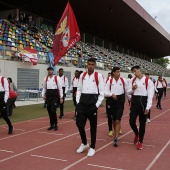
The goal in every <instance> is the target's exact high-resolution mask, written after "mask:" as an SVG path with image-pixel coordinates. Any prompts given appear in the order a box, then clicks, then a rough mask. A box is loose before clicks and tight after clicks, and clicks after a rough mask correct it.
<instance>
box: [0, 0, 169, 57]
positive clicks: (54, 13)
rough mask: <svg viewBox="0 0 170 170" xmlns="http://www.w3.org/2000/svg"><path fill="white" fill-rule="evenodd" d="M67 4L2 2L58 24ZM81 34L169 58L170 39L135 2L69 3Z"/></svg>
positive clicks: (93, 0) (57, 1)
mask: <svg viewBox="0 0 170 170" xmlns="http://www.w3.org/2000/svg"><path fill="white" fill-rule="evenodd" d="M67 2H68V1H67V0H50V1H45V0H43V1H42V0H35V1H31V0H15V1H11V0H0V4H1V5H0V6H1V7H0V9H2V8H4V7H5V6H6V4H10V7H11V8H13V7H17V8H19V9H22V10H25V11H27V12H31V13H33V14H36V15H39V16H42V17H44V18H47V19H49V20H51V21H53V22H56V23H58V22H59V19H60V17H61V15H62V13H63V11H64V9H65V6H66V4H67ZM69 2H70V4H71V6H72V8H73V10H74V12H75V15H76V18H77V22H78V25H79V28H80V31H82V32H85V33H89V34H91V35H94V36H96V37H99V38H102V39H104V40H108V41H111V42H115V43H117V44H120V45H122V46H124V47H126V48H129V49H132V50H135V51H138V52H140V53H143V54H145V55H148V56H150V57H151V58H159V57H164V56H168V55H170V35H169V34H168V33H167V32H166V31H165V30H164V29H163V28H162V27H161V26H160V25H159V24H158V23H157V22H156V21H155V19H154V18H152V17H151V16H150V15H149V14H148V13H147V12H146V11H145V10H144V9H143V8H142V7H141V6H140V5H139V4H138V3H137V2H136V1H135V0H70V1H69Z"/></svg>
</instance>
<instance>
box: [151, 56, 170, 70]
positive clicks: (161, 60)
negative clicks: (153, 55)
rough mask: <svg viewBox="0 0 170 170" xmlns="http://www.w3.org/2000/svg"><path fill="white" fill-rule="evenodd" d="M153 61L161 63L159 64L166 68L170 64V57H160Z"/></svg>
mask: <svg viewBox="0 0 170 170" xmlns="http://www.w3.org/2000/svg"><path fill="white" fill-rule="evenodd" d="M153 62H154V63H157V64H159V65H161V66H162V67H165V68H167V66H168V64H170V62H169V59H168V58H164V57H162V58H159V59H155V60H154V61H153Z"/></svg>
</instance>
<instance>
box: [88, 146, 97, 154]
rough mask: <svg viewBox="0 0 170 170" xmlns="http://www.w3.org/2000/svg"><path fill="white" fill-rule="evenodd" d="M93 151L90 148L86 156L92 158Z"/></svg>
mask: <svg viewBox="0 0 170 170" xmlns="http://www.w3.org/2000/svg"><path fill="white" fill-rule="evenodd" d="M95 152H96V151H95V150H94V149H93V148H90V149H89V151H88V154H87V156H93V155H94V154H95Z"/></svg>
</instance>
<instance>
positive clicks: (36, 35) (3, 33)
mask: <svg viewBox="0 0 170 170" xmlns="http://www.w3.org/2000/svg"><path fill="white" fill-rule="evenodd" d="M53 38H54V35H53V33H51V32H50V31H49V30H48V29H44V28H41V29H38V28H36V27H34V28H32V27H29V26H28V25H27V24H23V23H20V22H19V21H18V22H15V23H11V22H9V21H8V20H6V19H0V59H6V60H16V61H20V60H21V59H20V57H18V52H17V51H18V50H17V48H24V47H30V48H31V49H35V50H36V51H37V54H38V63H39V64H47V63H48V62H49V59H48V52H49V51H50V49H51V48H52V42H53ZM90 57H95V58H97V69H102V70H110V69H111V68H112V67H113V66H119V67H120V68H121V70H122V71H124V72H130V68H131V67H132V66H134V65H140V66H141V68H142V70H143V71H144V72H148V73H150V74H152V75H160V74H162V73H163V75H164V76H169V75H170V71H169V70H167V69H166V68H163V67H162V66H160V65H158V64H155V63H153V62H149V61H146V60H143V59H140V58H137V57H132V56H129V55H127V54H121V53H119V52H116V51H112V50H109V49H105V48H103V47H99V46H97V45H94V44H88V43H84V42H81V41H80V42H78V43H77V44H76V45H75V46H74V47H73V48H72V49H70V50H69V51H68V52H67V53H66V54H65V56H63V57H62V58H61V59H60V61H59V63H58V64H59V65H65V66H68V67H73V66H75V67H79V68H84V67H86V61H87V59H88V58H90Z"/></svg>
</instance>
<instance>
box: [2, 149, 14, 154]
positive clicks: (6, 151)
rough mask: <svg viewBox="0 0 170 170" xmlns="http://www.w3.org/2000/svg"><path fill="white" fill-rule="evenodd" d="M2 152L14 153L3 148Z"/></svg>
mask: <svg viewBox="0 0 170 170" xmlns="http://www.w3.org/2000/svg"><path fill="white" fill-rule="evenodd" d="M0 152H9V153H14V152H13V151H8V150H1V149H0Z"/></svg>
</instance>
